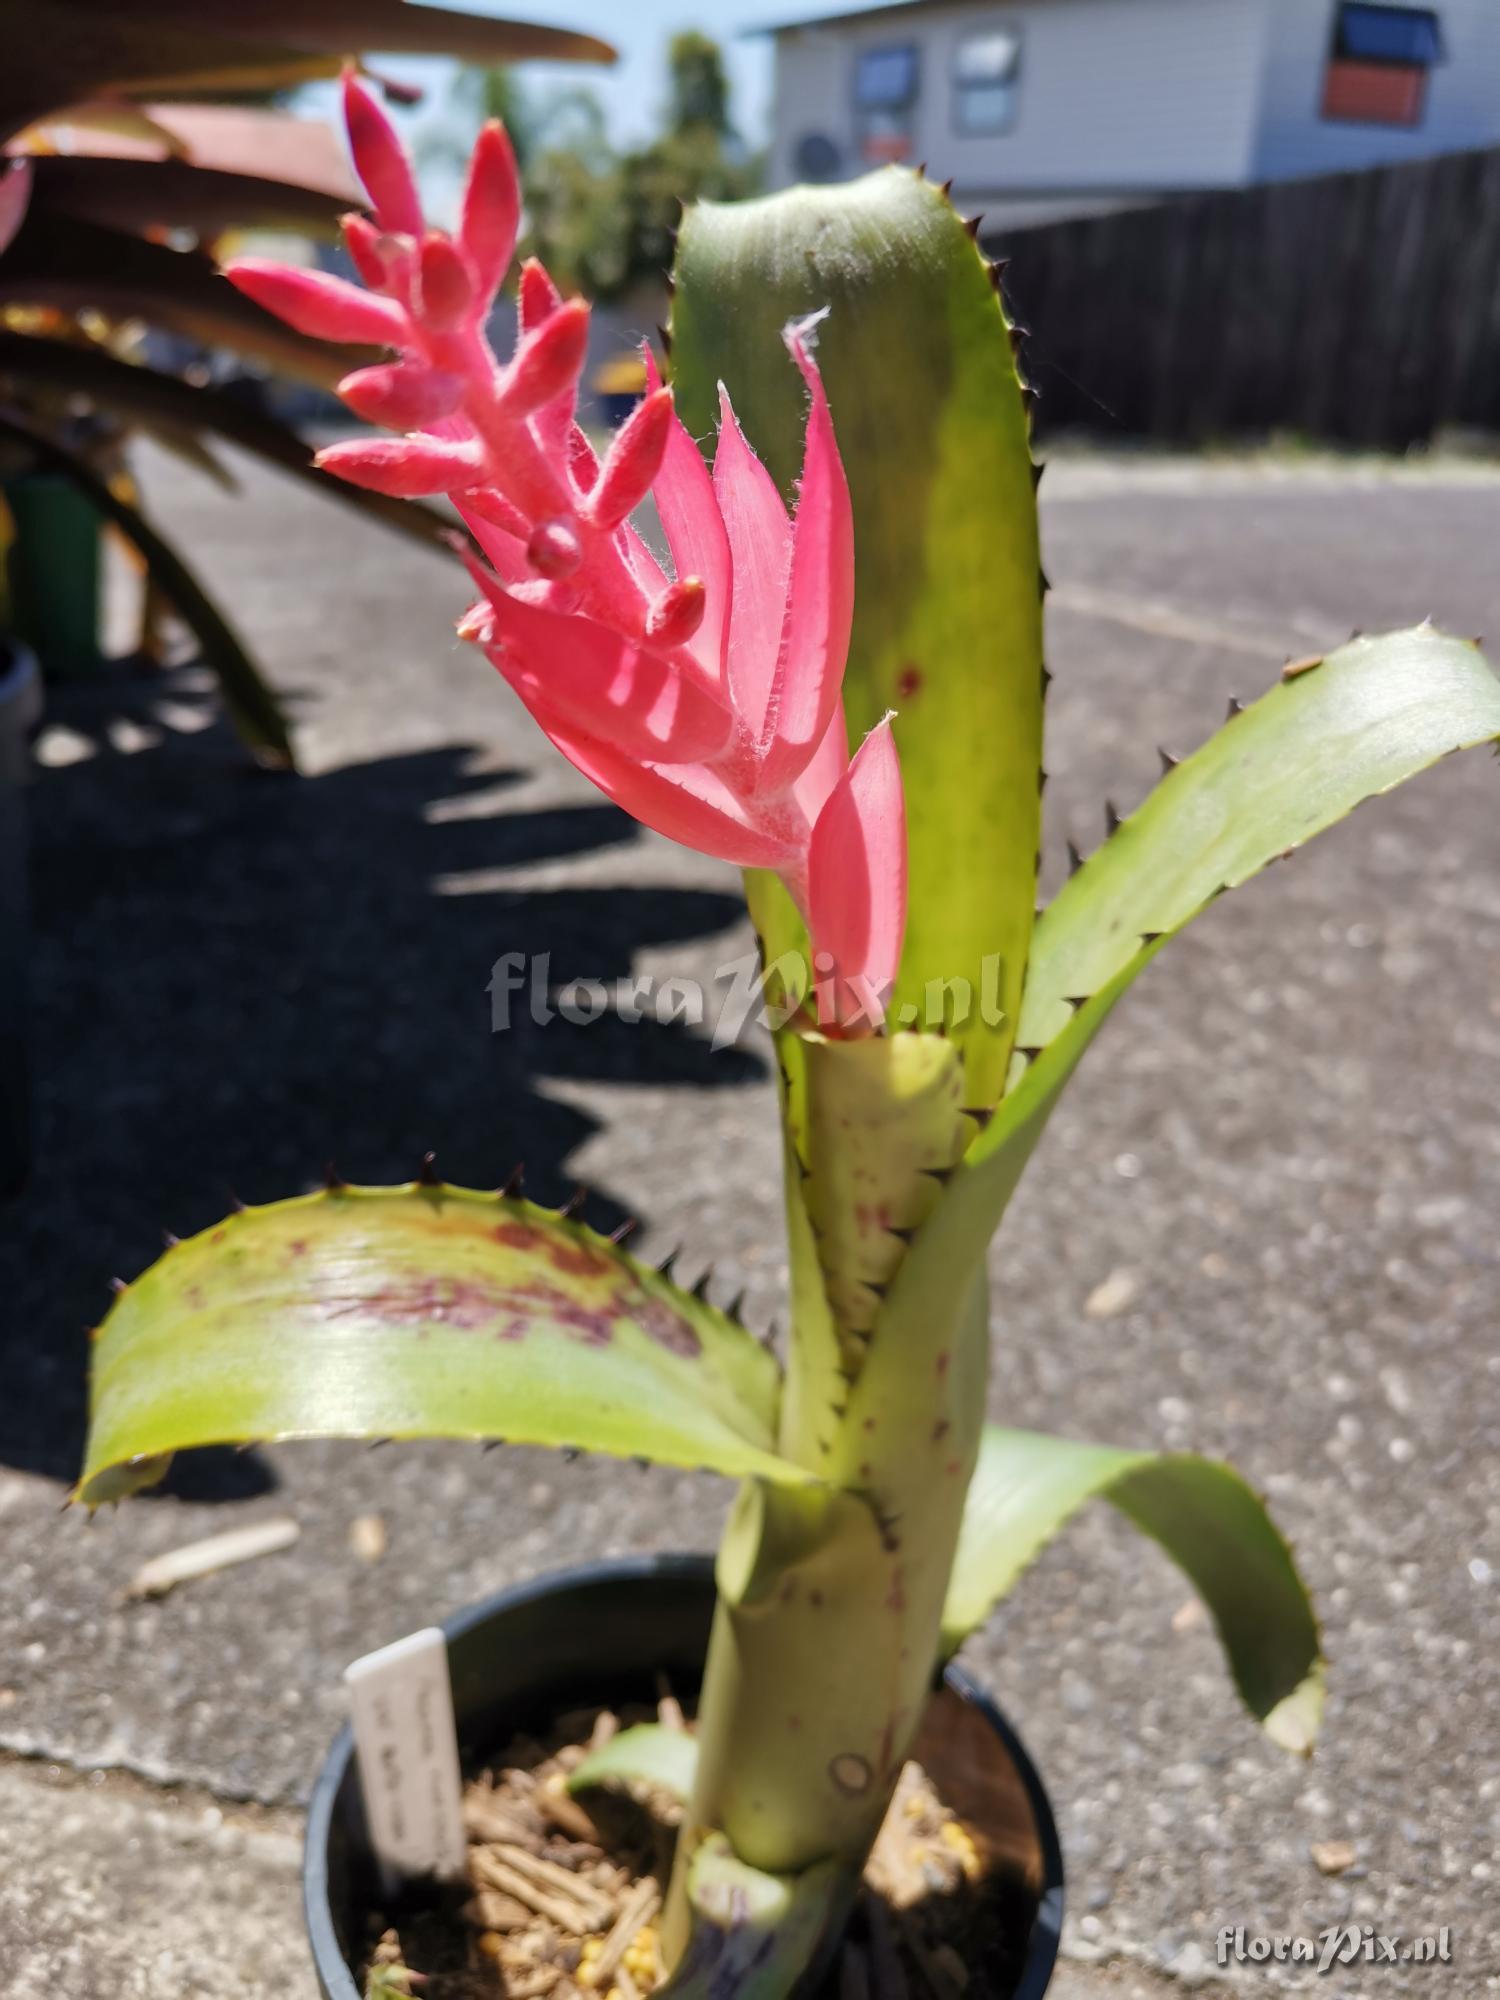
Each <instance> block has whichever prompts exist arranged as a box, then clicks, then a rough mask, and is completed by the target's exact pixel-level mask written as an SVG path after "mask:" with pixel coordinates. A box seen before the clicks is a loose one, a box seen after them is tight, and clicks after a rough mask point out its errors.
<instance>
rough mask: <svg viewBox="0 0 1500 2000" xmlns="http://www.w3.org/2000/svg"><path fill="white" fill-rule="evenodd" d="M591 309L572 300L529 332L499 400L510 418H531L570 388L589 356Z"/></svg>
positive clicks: (502, 381)
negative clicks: (534, 411)
mask: <svg viewBox="0 0 1500 2000" xmlns="http://www.w3.org/2000/svg"><path fill="white" fill-rule="evenodd" d="M588 344H589V309H588V307H587V305H586V304H585V303H584V301H583V300H582V299H569V300H568V302H567V304H566V305H561V306H559V307H558V308H557V309H556V311H555V312H554V313H552V315H551V316H550V317H549V318H548V319H546V320H544V321H543V323H542V324H541V325H540V326H539V327H537V328H536V329H535V331H534V332H532V333H528V334H527V335H526V336H525V337H524V338H523V339H522V341H521V344H520V346H519V347H517V349H516V358H515V360H514V361H512V362H511V364H510V367H509V368H508V369H507V370H506V371H505V374H504V376H503V378H502V380H501V384H500V394H499V397H498V401H499V404H500V407H501V408H502V409H503V410H504V411H505V413H506V415H507V416H512V417H528V416H530V414H531V412H532V411H533V410H539V409H540V408H541V407H542V405H543V404H544V403H550V402H551V401H552V400H553V398H554V397H556V396H560V395H561V394H562V393H563V391H564V390H565V389H567V388H568V387H569V386H570V384H571V383H572V382H573V380H574V378H575V377H576V376H577V374H578V371H579V370H580V369H581V368H582V366H583V363H584V359H585V357H586V356H587V354H588Z"/></svg>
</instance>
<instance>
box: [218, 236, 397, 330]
mask: <svg viewBox="0 0 1500 2000" xmlns="http://www.w3.org/2000/svg"><path fill="white" fill-rule="evenodd" d="M224 275H225V277H226V278H228V280H229V282H230V284H232V285H233V286H234V287H235V289H236V290H237V291H241V292H243V293H244V294H245V296H246V298H248V299H254V301H255V303H256V304H257V305H258V306H264V307H265V309H266V311H267V312H272V313H275V315H276V317H277V318H278V319H284V320H285V321H286V323H287V325H288V326H292V327H295V328H296V330H297V332H298V333H305V334H308V335H309V336H310V337H311V338H312V339H314V340H341V341H354V342H357V343H362V344H368V345H370V346H374V347H399V346H400V345H401V343H402V341H403V340H404V339H405V338H406V331H407V322H406V315H405V313H403V312H402V310H401V308H400V307H399V306H398V305H395V304H393V303H392V302H391V300H390V299H379V298H376V297H375V296H374V295H373V293H370V292H362V291H361V290H360V289H359V287H358V286H357V285H351V284H349V283H348V282H347V281H346V280H345V279H343V278H333V277H330V276H329V275H328V273H327V272H326V271H303V270H294V269H292V268H291V266H289V265H286V264H271V263H267V262H266V260H265V259H264V258H261V257H241V258H238V259H237V260H236V261H235V262H234V263H233V264H226V265H225V266H224Z"/></svg>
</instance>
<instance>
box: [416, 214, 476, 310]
mask: <svg viewBox="0 0 1500 2000" xmlns="http://www.w3.org/2000/svg"><path fill="white" fill-rule="evenodd" d="M418 284H419V294H418V296H419V299H420V302H421V314H422V318H423V320H424V321H425V323H426V324H427V325H428V326H429V327H431V328H432V330H433V332H434V333H447V332H448V331H449V329H450V328H452V327H455V326H457V325H459V324H460V322H461V321H463V320H465V319H467V317H468V316H469V314H470V312H471V311H472V310H473V306H474V285H473V281H472V279H471V278H470V276H469V273H468V271H467V269H466V268H465V265H464V260H463V258H462V257H461V256H460V255H459V253H458V251H457V249H456V248H455V247H454V244H453V242H452V240H451V239H450V238H449V237H447V236H444V235H443V233H442V231H441V230H438V229H429V230H428V232H427V234H426V235H425V236H424V237H423V239H422V249H421V261H420V263H419V265H418Z"/></svg>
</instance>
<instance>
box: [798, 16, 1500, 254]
mask: <svg viewBox="0 0 1500 2000" xmlns="http://www.w3.org/2000/svg"><path fill="white" fill-rule="evenodd" d="M1270 4H1271V0H1017V4H1010V5H1007V4H1003V0H1000V4H995V5H984V4H981V5H967V6H943V5H941V4H939V5H925V4H924V5H921V6H914V7H910V8H902V9H893V10H891V11H889V12H887V13H884V14H875V15H872V16H869V17H866V16H854V17H852V18H850V19H847V20H843V21H839V22H835V23H828V24H826V25H824V26H822V27H809V28H798V29H788V30H784V31H783V32H782V33H781V34H780V35H779V36H778V38H777V52H776V54H777V60H776V98H775V141H774V144H773V148H772V173H773V177H774V182H775V184H776V185H777V186H785V185H787V184H788V183H789V182H791V181H793V180H794V179H796V178H797V174H796V168H795V158H796V149H797V145H798V142H799V141H800V140H801V139H803V138H804V137H805V136H806V135H807V134H809V133H822V134H825V135H826V136H827V137H828V138H830V139H831V140H833V142H834V144H835V145H836V146H837V147H838V148H839V151H840V153H841V155H842V156H843V161H844V169H845V171H846V172H847V173H851V174H852V173H857V172H859V171H860V170H861V168H862V165H863V163H862V161H861V159H860V156H859V148H858V143H857V139H856V133H855V114H854V65H855V59H856V57H857V55H858V54H859V52H860V51H862V50H865V49H873V48H880V47H882V46H890V45H892V44H897V43H905V42H914V43H916V44H917V45H918V47H919V49H920V51H921V64H922V76H921V85H920V93H919V96H918V100H917V104H916V106H915V110H914V113H913V139H912V154H911V157H912V159H913V161H914V162H915V161H917V160H925V161H926V162H927V165H928V171H929V173H931V174H933V175H934V176H935V177H937V178H939V179H946V178H947V177H948V176H950V175H951V176H952V177H953V178H954V181H955V184H956V185H955V195H956V198H958V199H959V200H961V201H963V202H966V203H969V204H970V205H974V204H979V205H984V204H988V205H989V207H990V209H991V211H992V212H995V211H996V210H997V209H998V212H999V213H1001V214H1004V213H1005V210H1006V208H1007V207H1008V206H1009V205H1010V204H1009V203H1007V202H1005V201H1002V200H1000V199H999V198H1001V197H1005V196H1009V197H1012V198H1013V199H1015V201H1016V205H1017V206H1018V207H1019V206H1022V205H1024V207H1025V208H1026V209H1027V210H1029V211H1031V213H1032V214H1033V215H1037V214H1040V213H1044V212H1046V210H1047V209H1049V208H1050V207H1051V203H1050V202H1048V201H1047V199H1046V198H1047V197H1048V196H1055V195H1077V194H1088V193H1095V194H1099V195H1114V196H1116V197H1119V196H1121V195H1126V196H1128V195H1132V194H1145V195H1150V194H1152V193H1155V192H1157V191H1160V190H1165V189H1181V188H1209V187H1233V186H1238V185H1240V184H1242V183H1243V182H1244V181H1245V180H1247V179H1248V178H1249V177H1250V172H1251V164H1252V159H1253V155H1254V149H1255V136H1256V135H1255V114H1256V105H1257V99H1258V95H1259V90H1260V84H1261V79H1262V76H1263V74H1264V72H1265V68H1266V34H1267V22H1268V12H1267V10H1268V7H1269V5H1270ZM1481 4H1482V0H1481ZM1494 4H1495V5H1497V6H1500V0H1494ZM1002 25H1003V26H1005V27H1008V28H1014V29H1017V30H1019V32H1020V35H1021V41H1022V48H1021V59H1020V64H1021V66H1020V77H1019V86H1018V91H1017V98H1016V115H1015V121H1014V124H1013V125H1012V127H1011V129H1010V130H1009V131H1008V132H1006V133H1003V134H999V135H995V136H990V137H985V138H971V137H963V136H960V135H959V134H958V133H957V132H956V130H955V123H954V102H953V82H952V78H953V68H954V61H955V55H956V50H957V45H958V43H959V41H960V40H961V38H962V37H964V36H966V35H970V34H974V33H978V32H982V31H983V29H984V28H985V27H986V26H1002ZM1067 206H1068V208H1069V209H1070V210H1071V211H1072V212H1077V209H1078V206H1079V204H1078V203H1077V202H1069V203H1068V204H1067Z"/></svg>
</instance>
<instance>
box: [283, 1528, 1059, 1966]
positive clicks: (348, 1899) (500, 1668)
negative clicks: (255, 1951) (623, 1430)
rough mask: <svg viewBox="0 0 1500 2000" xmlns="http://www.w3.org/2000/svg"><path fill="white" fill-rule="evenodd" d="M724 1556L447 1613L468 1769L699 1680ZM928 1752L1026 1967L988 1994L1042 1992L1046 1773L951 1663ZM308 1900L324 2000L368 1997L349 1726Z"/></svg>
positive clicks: (338, 1754) (313, 1824)
mask: <svg viewBox="0 0 1500 2000" xmlns="http://www.w3.org/2000/svg"><path fill="white" fill-rule="evenodd" d="M713 1608H714V1580H713V1563H712V1561H711V1560H710V1559H709V1558H708V1557H706V1556H654V1557H639V1558H636V1559H633V1560H627V1561H621V1562H611V1563H600V1564H598V1565H596V1566H593V1567H590V1568H587V1569H579V1570H570V1571H565V1572H562V1573H560V1574H557V1575H553V1576H547V1577H541V1578H539V1579H537V1580H536V1581H535V1582H533V1583H528V1584H522V1585H521V1586H519V1587H518V1588H517V1589H515V1590H508V1591H504V1592H502V1593H501V1594H500V1595H499V1596H498V1597H492V1598H489V1599H488V1600H487V1601H486V1602H485V1603H483V1604H479V1605H475V1606H473V1607H472V1608H471V1609H469V1610H467V1611H461V1612H459V1613H458V1615H457V1616H456V1617H454V1618H450V1619H449V1620H448V1621H447V1623H446V1624H445V1625H444V1627H443V1630H444V1632H445V1634H446V1635H447V1640H448V1667H449V1673H450V1675H451V1678H452V1682H453V1708H454V1714H455V1717H456V1719H457V1724H458V1735H459V1751H460V1757H461V1760H462V1764H463V1768H464V1771H465V1773H466V1774H467V1773H469V1772H472V1771H474V1770H476V1769H479V1768H482V1766H483V1765H484V1764H485V1763H486V1762H487V1761H488V1760H489V1759H491V1758H492V1757H494V1756H495V1755H497V1754H498V1753H499V1752H501V1751H502V1750H503V1749H504V1747H505V1745H506V1744H507V1743H508V1742H509V1741H510V1739H511V1738H512V1737H513V1736H514V1735H515V1734H516V1733H517V1732H518V1731H522V1730H528V1729H542V1728H545V1727H546V1726H547V1725H548V1724H549V1723H550V1722H551V1720H552V1719H553V1718H554V1717H556V1716H557V1715H559V1714H562V1713H564V1712H566V1711H567V1710H569V1709H573V1708H580V1707H584V1706H586V1705H588V1704H590V1703H595V1702H597V1703H598V1704H599V1705H600V1706H601V1707H604V1706H611V1707H618V1706H621V1705H623V1704H625V1703H629V1702H636V1701H639V1702H645V1703H651V1702H654V1701H655V1699H656V1695H657V1691H658V1676H659V1675H665V1677H666V1679H667V1680H668V1682H669V1683H670V1684H671V1686H672V1688H673V1689H674V1691H675V1692H677V1693H679V1694H681V1695H684V1696H691V1695H693V1694H695V1693H696V1691H697V1688H698V1685H699V1682H700V1680H701V1678H702V1673H703V1660H704V1655H705V1653H706V1651H707V1648H708V1634H709V1626H710V1623H711V1622H712V1618H713ZM917 1754H918V1755H919V1756H920V1757H921V1759H922V1761H923V1762H924V1763H925V1764H926V1765H927V1768H928V1771H929V1774H930V1775H931V1776H932V1777H933V1779H934V1782H935V1783H936V1784H937V1787H938V1791H939V1795H940V1796H941V1797H942V1798H943V1799H944V1801H945V1803H946V1804H948V1805H949V1806H951V1808H952V1809H953V1810H954V1811H955V1812H956V1813H957V1814H958V1815H959V1816H960V1818H961V1819H962V1820H963V1821H964V1823H965V1825H966V1826H967V1827H968V1828H969V1830H970V1832H971V1833H972V1834H973V1835H974V1838H975V1841H976V1843H977V1845H978V1847H979V1849H980V1852H981V1854H983V1855H984V1856H985V1857H986V1859H987V1861H988V1862H989V1864H990V1866H991V1868H992V1869H993V1870H994V1871H995V1873H996V1874H997V1875H998V1877H999V1878H1001V1879H1000V1881H999V1882H998V1883H997V1888H998V1889H999V1891H1000V1893H999V1894H998V1895H997V1897H996V1908H997V1910H998V1911H1000V1912H1002V1913H1003V1922H1004V1924H1005V1928H1006V1931H1007V1933H1008V1934H1013V1957H1014V1964H1015V1973H1014V1978H1013V1979H1012V1980H1011V1981H1010V1982H1009V1984H1008V1985H1007V1986H1006V1988H1005V1989H1004V1990H1003V1991H995V1990H991V1991H986V1993H985V2000H1040V1996H1041V1995H1042V1994H1043V1993H1044V1992H1045V1991H1046V1988H1047V1985H1048V1983H1049V1981H1050V1979H1051V1977H1052V1967H1053V1962H1054V1960H1055V1959H1056V1956H1057V1945H1058V1932H1059V1929H1060V1927H1061V1924H1062V1902H1063V1880H1062V1854H1061V1850H1060V1848H1059V1846H1058V1840H1057V1829H1056V1826H1055V1825H1054V1823H1053V1819H1052V1809H1051V1807H1050V1805H1049V1804H1048V1801H1047V1795H1046V1793H1045V1792H1044V1791H1043V1789H1042V1785H1041V1780H1040V1779H1039V1778H1038V1777H1037V1774H1036V1772H1035V1770H1034V1769H1033V1768H1032V1764H1031V1760H1030V1758H1029V1757H1028V1756H1027V1755H1026V1752H1025V1750H1024V1749H1023V1748H1022V1747H1021V1744H1020V1742H1019V1740H1018V1739H1017V1737H1016V1735H1015V1733H1014V1732H1013V1731H1012V1729H1011V1728H1010V1726H1009V1724H1008V1723H1007V1722H1006V1721H1005V1719H1004V1717H1003V1716H1002V1715H1001V1714H1000V1712H999V1710H998V1709H997V1708H996V1707H995V1706H994V1704H993V1703H992V1702H991V1701H990V1700H989V1699H988V1698H987V1696H986V1695H985V1694H984V1693H983V1692H982V1690H981V1689H979V1688H978V1687H977V1686H976V1685H975V1684H974V1682H973V1681H971V1680H970V1679H969V1677H968V1675H967V1674H965V1673H963V1672H962V1670H961V1669H959V1668H957V1667H949V1668H948V1670H947V1672H946V1673H945V1675H944V1677H943V1684H942V1686H941V1688H940V1689H938V1690H937V1691H936V1692H935V1694H934V1697H933V1702H932V1706H931V1709H930V1711H929V1714H928V1717H927V1721H926V1723H925V1724H924V1727H923V1734H922V1740H921V1742H920V1743H919V1744H918V1746H917ZM302 1883H303V1900H304V1904H305V1908H306V1912H307V1924H308V1932H309V1935H310V1938H311V1942H312V1949H313V1957H314V1960H315V1962H316V1965H317V1973H318V1984H319V1986H320V1987H321V1989H322V1992H323V1995H324V2000H360V1986H359V1983H358V1980H357V1978H356V1974H355V1971H354V1970H353V1969H351V1960H353V1959H355V1958H356V1957H357V1956H358V1954H359V1952H360V1950H361V1947H362V1944H363V1942H364V1940H365V1936H366V1924H365V1919H366V1917H367V1915H368V1913H369V1912H370V1911H371V1910H373V1909H374V1908H376V1907H377V1906H378V1904H379V1901H380V1892H379V1883H378V1876H377V1873H376V1869H375V1863H374V1859H373V1857H372V1855H371V1853H370V1849H369V1840H368V1835H367V1833H366V1830H365V1823H364V1811H363V1806H362V1803H361V1799H360V1788H359V1774H358V1770H357V1767H356V1764H355V1758H354V1745H353V1738H352V1736H351V1734H350V1731H349V1729H348V1728H347V1727H345V1728H344V1729H341V1730H340V1731H339V1734H338V1736H337V1737H336V1738H335V1740H334V1744H333V1747H332V1749H331V1750H330V1751H329V1753H328V1758H327V1760H326V1762H325V1763H324V1765H323V1768H322V1770H321V1772H320V1773H319V1774H318V1780H317V1783H316V1785H315V1786H314V1788H313V1795H312V1803H311V1807H310V1810H309V1814H308V1824H307V1851H306V1855H305V1858H304V1863H303V1878H302Z"/></svg>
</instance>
